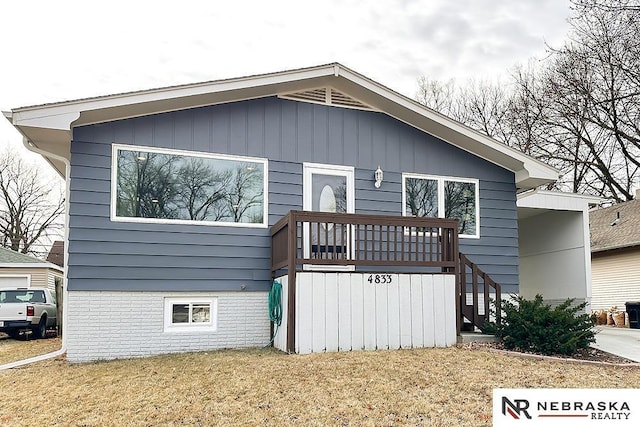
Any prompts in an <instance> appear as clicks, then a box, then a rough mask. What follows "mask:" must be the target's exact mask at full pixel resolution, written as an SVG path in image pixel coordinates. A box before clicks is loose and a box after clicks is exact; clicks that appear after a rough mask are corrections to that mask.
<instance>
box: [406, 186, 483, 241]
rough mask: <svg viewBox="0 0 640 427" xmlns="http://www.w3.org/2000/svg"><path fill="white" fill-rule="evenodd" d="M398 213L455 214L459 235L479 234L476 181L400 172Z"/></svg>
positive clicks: (409, 214) (440, 216) (446, 215)
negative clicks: (400, 205) (400, 185)
mask: <svg viewBox="0 0 640 427" xmlns="http://www.w3.org/2000/svg"><path fill="white" fill-rule="evenodd" d="M402 178H403V179H402V187H403V192H402V193H403V194H402V199H403V200H402V205H403V207H402V214H403V215H405V216H415V217H433V218H456V219H458V221H459V225H458V232H459V233H460V235H461V236H466V237H479V228H480V227H479V223H478V220H479V217H480V215H479V203H478V200H479V198H478V181H477V180H473V179H464V178H449V177H436V176H427V175H415V174H403V176H402Z"/></svg>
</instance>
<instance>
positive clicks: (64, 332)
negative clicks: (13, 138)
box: [0, 134, 71, 371]
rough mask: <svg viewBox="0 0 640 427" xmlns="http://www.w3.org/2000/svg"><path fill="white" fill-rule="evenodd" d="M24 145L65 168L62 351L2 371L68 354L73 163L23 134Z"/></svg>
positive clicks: (16, 363) (0, 369) (10, 364)
mask: <svg viewBox="0 0 640 427" xmlns="http://www.w3.org/2000/svg"><path fill="white" fill-rule="evenodd" d="M22 143H23V144H24V146H25V147H26V148H27V150H29V151H33V152H34V153H37V154H40V155H41V156H43V157H45V158H46V157H51V158H54V159H56V160H59V161H61V162H63V163H64V166H65V201H64V205H65V206H64V208H65V210H64V242H65V245H64V267H63V272H64V278H63V287H62V289H63V291H62V301H63V302H64V303H63V305H62V347H60V350H56V351H53V352H51V353H46V354H42V355H39V356H34V357H30V358H28V359H23V360H18V361H16V362H10V363H5V364H4V365H0V371H2V370H5V369H12V368H17V367H20V366H24V365H28V364H31V363H35V362H41V361H43V360H47V359H52V358H54V357H58V356H61V355H63V354H65V353H66V352H67V325H68V322H67V318H68V309H67V307H68V301H69V291H68V290H67V278H68V274H67V268H68V265H69V264H68V260H69V194H70V183H71V179H70V178H71V162H70V161H69V160H68V159H66V158H65V157H62V156H58V155H56V154H52V153H49V152H46V151H43V150H41V149H39V148H38V147H36V146H35V145H33V143H32V142H31V141H29V140H28V139H27V137H26V136H24V134H23V139H22Z"/></svg>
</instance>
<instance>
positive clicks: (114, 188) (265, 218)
mask: <svg viewBox="0 0 640 427" xmlns="http://www.w3.org/2000/svg"><path fill="white" fill-rule="evenodd" d="M118 150H127V151H145V152H149V153H158V154H168V155H178V156H191V157H202V158H206V159H217V160H235V161H239V162H252V163H262V164H263V177H262V179H263V189H262V192H263V203H264V204H263V207H262V223H246V222H225V221H197V220H190V219H166V218H141V217H128V216H118V215H117V213H116V207H117V198H118V194H117V192H118ZM110 217H111V221H114V222H139V223H147V224H148V223H151V224H188V225H208V226H211V225H219V226H223V227H248V228H267V227H268V226H269V160H267V159H264V158H259V157H248V156H233V155H228V154H217V153H215V154H214V153H201V152H196V151H187V150H176V149H168V148H156V147H146V146H142V145H128V144H112V147H111V207H110Z"/></svg>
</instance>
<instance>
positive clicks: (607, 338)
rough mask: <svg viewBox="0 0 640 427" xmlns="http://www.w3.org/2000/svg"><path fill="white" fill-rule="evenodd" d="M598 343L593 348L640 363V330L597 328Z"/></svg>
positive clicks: (592, 345)
mask: <svg viewBox="0 0 640 427" xmlns="http://www.w3.org/2000/svg"><path fill="white" fill-rule="evenodd" d="M596 330H597V331H598V333H597V334H596V342H595V343H593V344H591V347H594V348H597V349H599V350H603V351H606V352H608V353H611V354H615V355H617V356H620V357H625V358H627V359H630V360H634V361H636V362H640V329H628V328H614V327H611V326H596Z"/></svg>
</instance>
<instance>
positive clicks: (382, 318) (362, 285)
mask: <svg viewBox="0 0 640 427" xmlns="http://www.w3.org/2000/svg"><path fill="white" fill-rule="evenodd" d="M368 276H369V274H362V273H318V272H314V273H305V272H302V273H297V274H296V284H295V286H296V308H295V318H296V327H295V337H296V341H295V351H296V353H301V354H308V353H321V352H336V351H358V350H383V349H384V350H388V349H399V348H422V347H447V346H451V345H453V344H455V343H456V334H457V332H456V308H455V307H456V302H455V277H454V276H452V275H445V274H391V275H390V277H391V283H378V284H376V283H369V281H368ZM277 280H279V281H280V283H281V284H282V300H283V307H282V313H283V321H282V324H281V325H280V327H279V328H278V329H277V331H276V335H275V338H274V347H275V348H278V349H280V350H282V351H286V349H287V342H286V337H287V329H288V327H289V325H288V322H287V313H288V310H289V306H288V293H289V280H288V277H287V276H283V277H279V278H278V279H277Z"/></svg>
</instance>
